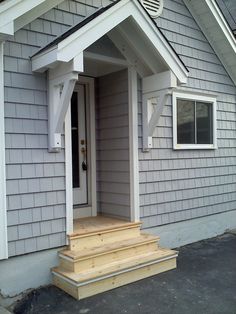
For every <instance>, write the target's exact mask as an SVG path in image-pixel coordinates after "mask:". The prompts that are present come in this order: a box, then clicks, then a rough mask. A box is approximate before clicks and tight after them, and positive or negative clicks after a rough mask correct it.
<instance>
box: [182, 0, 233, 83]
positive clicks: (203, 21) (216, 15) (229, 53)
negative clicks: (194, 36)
mask: <svg viewBox="0 0 236 314" xmlns="http://www.w3.org/2000/svg"><path fill="white" fill-rule="evenodd" d="M184 2H185V4H186V6H187V7H188V9H189V11H190V12H191V14H192V15H193V17H194V18H195V20H196V21H197V23H198V25H199V26H200V28H201V29H202V31H203V32H204V35H205V36H206V37H207V39H208V41H209V42H210V44H211V45H212V47H213V49H214V51H215V52H216V54H217V56H218V58H219V59H220V61H221V62H222V64H223V65H224V67H225V69H226V71H227V72H228V74H229V75H230V77H231V79H232V80H233V82H234V84H236V39H235V37H234V35H233V33H232V31H231V29H230V28H229V26H228V24H227V22H226V20H225V18H224V16H223V14H222V12H221V11H220V9H219V7H218V5H217V3H216V2H215V0H198V1H191V0H184Z"/></svg>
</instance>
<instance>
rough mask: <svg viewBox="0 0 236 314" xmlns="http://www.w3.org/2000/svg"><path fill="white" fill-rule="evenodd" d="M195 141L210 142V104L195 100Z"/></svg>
mask: <svg viewBox="0 0 236 314" xmlns="http://www.w3.org/2000/svg"><path fill="white" fill-rule="evenodd" d="M196 106H197V107H196V116H197V143H198V144H212V143H213V134H212V133H213V132H212V104H210V103H203V102H197V104H196Z"/></svg>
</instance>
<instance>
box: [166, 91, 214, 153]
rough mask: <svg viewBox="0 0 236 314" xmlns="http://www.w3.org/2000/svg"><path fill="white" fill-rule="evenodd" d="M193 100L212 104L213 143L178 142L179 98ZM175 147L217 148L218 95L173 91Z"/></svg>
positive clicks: (176, 148)
mask: <svg viewBox="0 0 236 314" xmlns="http://www.w3.org/2000/svg"><path fill="white" fill-rule="evenodd" d="M178 99H183V100H191V101H196V102H206V103H211V104H212V136H213V143H212V144H178V143H177V100H178ZM172 105H173V115H172V117H173V149H174V150H179V149H217V127H216V96H212V95H198V94H194V93H191V94H190V93H184V92H173V95H172Z"/></svg>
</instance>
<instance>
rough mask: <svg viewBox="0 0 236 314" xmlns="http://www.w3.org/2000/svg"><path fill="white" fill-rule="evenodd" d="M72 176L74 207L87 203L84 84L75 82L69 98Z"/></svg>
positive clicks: (84, 205)
mask: <svg viewBox="0 0 236 314" xmlns="http://www.w3.org/2000/svg"><path fill="white" fill-rule="evenodd" d="M71 140H72V178H73V205H74V207H79V206H83V207H86V206H87V205H88V171H87V169H88V158H87V142H88V139H87V126H86V85H85V84H77V85H76V87H75V89H74V92H73V95H72V98H71Z"/></svg>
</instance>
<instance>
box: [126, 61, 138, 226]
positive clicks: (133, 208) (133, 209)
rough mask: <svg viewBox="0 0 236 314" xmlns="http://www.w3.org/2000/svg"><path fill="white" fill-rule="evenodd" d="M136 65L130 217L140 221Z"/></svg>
mask: <svg viewBox="0 0 236 314" xmlns="http://www.w3.org/2000/svg"><path fill="white" fill-rule="evenodd" d="M137 79H138V78H137V72H136V70H135V68H134V67H132V66H131V67H129V68H128V90H129V166H130V170H129V171H130V216H131V217H130V218H131V221H140V209H139V161H138V83H137Z"/></svg>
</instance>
